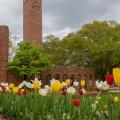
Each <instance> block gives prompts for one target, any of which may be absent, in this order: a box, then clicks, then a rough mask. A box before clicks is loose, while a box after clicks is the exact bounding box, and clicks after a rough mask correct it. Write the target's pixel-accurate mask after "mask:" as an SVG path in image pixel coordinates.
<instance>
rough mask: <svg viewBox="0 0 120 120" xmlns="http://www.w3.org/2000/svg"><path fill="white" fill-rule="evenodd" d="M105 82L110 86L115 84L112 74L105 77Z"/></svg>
mask: <svg viewBox="0 0 120 120" xmlns="http://www.w3.org/2000/svg"><path fill="white" fill-rule="evenodd" d="M105 80H106V81H107V83H108V84H109V85H112V84H113V82H114V78H113V75H111V74H106V75H105Z"/></svg>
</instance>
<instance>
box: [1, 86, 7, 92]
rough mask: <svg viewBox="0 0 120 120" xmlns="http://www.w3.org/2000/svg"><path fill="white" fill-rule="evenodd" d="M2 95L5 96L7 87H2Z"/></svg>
mask: <svg viewBox="0 0 120 120" xmlns="http://www.w3.org/2000/svg"><path fill="white" fill-rule="evenodd" d="M2 93H3V94H4V93H6V88H5V86H2Z"/></svg>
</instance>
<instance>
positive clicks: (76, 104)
mask: <svg viewBox="0 0 120 120" xmlns="http://www.w3.org/2000/svg"><path fill="white" fill-rule="evenodd" d="M73 105H74V106H75V107H78V106H79V105H80V100H78V99H76V100H73Z"/></svg>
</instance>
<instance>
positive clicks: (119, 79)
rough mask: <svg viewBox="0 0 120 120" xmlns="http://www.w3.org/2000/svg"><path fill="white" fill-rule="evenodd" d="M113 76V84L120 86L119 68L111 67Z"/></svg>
mask: <svg viewBox="0 0 120 120" xmlns="http://www.w3.org/2000/svg"><path fill="white" fill-rule="evenodd" d="M113 77H114V81H115V84H116V85H117V86H119V87H120V68H114V69H113Z"/></svg>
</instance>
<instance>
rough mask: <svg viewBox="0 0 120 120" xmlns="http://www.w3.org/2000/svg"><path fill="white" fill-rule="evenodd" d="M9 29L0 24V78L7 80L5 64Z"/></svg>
mask: <svg viewBox="0 0 120 120" xmlns="http://www.w3.org/2000/svg"><path fill="white" fill-rule="evenodd" d="M8 43H9V29H8V27H7V26H0V80H1V81H6V80H7V70H6V67H5V66H6V64H7V62H8Z"/></svg>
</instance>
